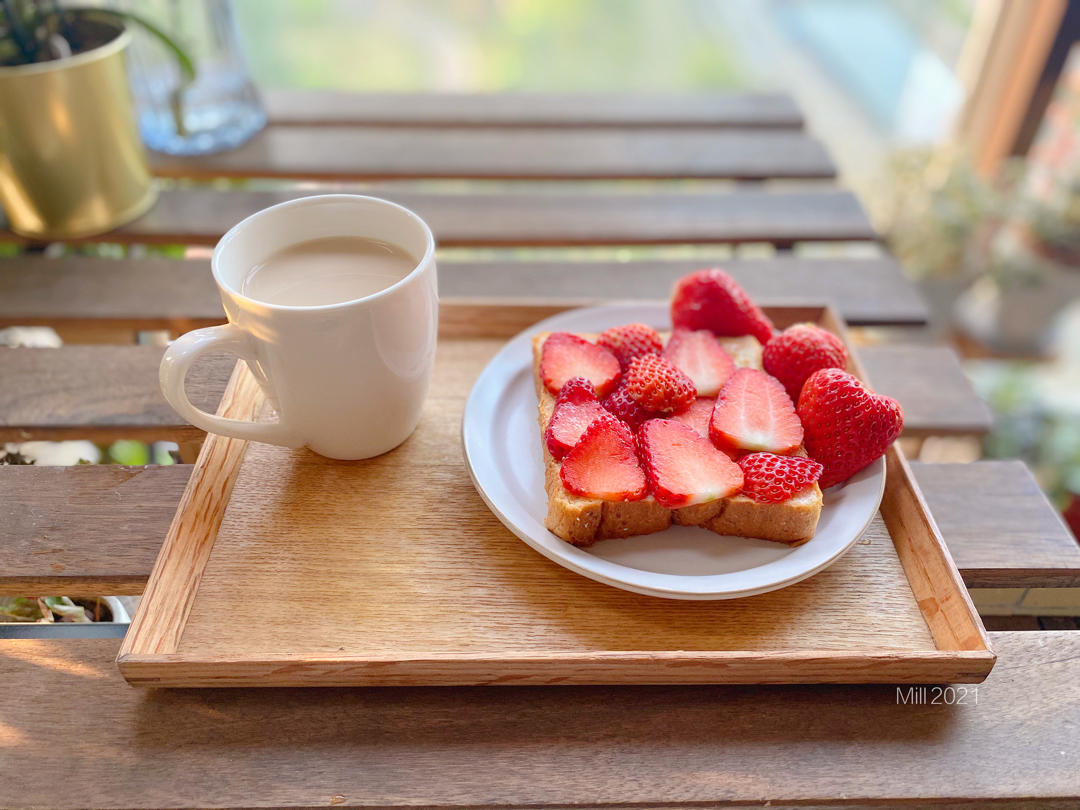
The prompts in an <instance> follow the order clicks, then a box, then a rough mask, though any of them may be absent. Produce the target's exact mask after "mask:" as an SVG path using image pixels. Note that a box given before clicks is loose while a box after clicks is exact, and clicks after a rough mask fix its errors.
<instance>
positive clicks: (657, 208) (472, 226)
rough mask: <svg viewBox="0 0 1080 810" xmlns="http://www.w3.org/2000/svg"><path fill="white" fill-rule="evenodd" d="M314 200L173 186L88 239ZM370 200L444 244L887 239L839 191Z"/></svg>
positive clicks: (184, 231) (202, 229)
mask: <svg viewBox="0 0 1080 810" xmlns="http://www.w3.org/2000/svg"><path fill="white" fill-rule="evenodd" d="M329 190H331V191H333V190H341V189H329ZM345 190H348V189H345ZM313 193H323V192H312V191H307V190H300V189H293V190H287V191H221V190H215V189H206V188H189V189H167V190H164V191H162V192H161V194H160V195H159V196H158V200H157V203H156V204H155V205H154V207H153V208H152V209H151V210H150V211H149V212H148V213H146V214H144V215H143V216H142V217H140V218H139V219H137V220H136V221H135V222H132V223H131V224H129V225H125V226H124V227H122V228H120V229H118V230H115V231H112V232H110V233H107V234H102V235H100V236H95V237H91V238H88V239H86V240H82V241H90V242H121V243H159V244H160V243H165V244H201V245H212V244H214V243H215V242H217V240H218V239H219V238H221V236H222V234H224V233H225V231H226V230H228V229H229V228H230V227H232V225H234V224H235V223H237V222H239V221H240V220H242V219H244V218H245V217H247V216H249V215H250V214H253V213H255V212H256V211H259V210H260V209H263V208H266V207H268V206H270V205H274V204H276V203H279V202H284V201H286V200H291V199H295V198H296V197H302V196H308V195H310V194H313ZM362 193H370V194H375V195H377V196H380V197H384V198H386V199H389V200H392V201H394V202H398V203H400V204H402V205H404V206H406V207H407V208H411V209H412V210H414V211H415V212H416V213H418V214H419V215H420V216H422V217H423V218H424V219H425V220H426V221H427V223H428V224H429V225H430V226H431V228H432V230H434V231H435V233H436V235H437V236H438V240H439V244H440V245H441V246H443V247H454V246H458V247H462V246H463V247H488V246H527V245H552V246H562V245H631V244H632V245H646V244H685V243H732V244H738V243H743V242H771V243H773V244H775V245H778V246H781V247H783V246H789V245H791V244H794V243H796V242H805V241H851V240H875V239H877V235H876V234H875V232H874V229H873V227H872V226H871V224H870V220H869V219H868V218H867V216H866V213H865V212H864V211H863V209H862V206H860V205H859V202H858V201H857V200H856V199H855V197H854V195H852V194H851V193H850V192H847V191H838V190H806V191H773V190H763V189H736V190H734V191H730V192H658V191H655V192H654V191H649V192H640V193H638V192H625V193H613V192H596V191H578V192H567V191H561V190H560V191H554V190H553V191H550V192H530V193H526V192H502V193H469V194H452V193H434V192H420V191H405V190H401V189H398V188H392V189H391V188H373V189H364V190H363V191H362ZM0 236H3V238H10V239H18V237H16V236H14V235H10V234H9V235H4V234H0Z"/></svg>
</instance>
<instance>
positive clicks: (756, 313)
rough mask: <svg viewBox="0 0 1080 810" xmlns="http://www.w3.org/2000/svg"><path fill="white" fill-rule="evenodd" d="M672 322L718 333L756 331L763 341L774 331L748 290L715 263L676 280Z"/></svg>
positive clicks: (738, 333)
mask: <svg viewBox="0 0 1080 810" xmlns="http://www.w3.org/2000/svg"><path fill="white" fill-rule="evenodd" d="M671 323H672V325H674V327H675V328H676V329H708V330H710V331H711V332H712V333H713V334H716V335H730V336H732V337H735V336H738V335H753V336H754V337H756V338H757V339H758V341H760V342H761V343H762V345H764V344H765V343H766V342H767V341H768V340H769V338H771V337H772V333H773V325H772V321H770V320H769V317H768V316H767V315H766V314H765V313H764V312H762V311H761V309H760V308H759V307H758V305H757V304H755V303H754V302H753V300H752V299H751V298H750V296H749V295H747V294H746V290H744V289H743V288H742V287H740V286H739V284H738V283H737V282H736V281H735V279H733V278H732V277H731V276H729V275H728V274H727V273H725V272H724V271H723V270H721V269H719V268H716V267H714V268H713V269H711V270H698V271H697V272H696V273H691V274H690V275H688V276H683V277H682V278H681V279H679V280H678V282H676V284H675V290H674V292H673V293H672V295H671Z"/></svg>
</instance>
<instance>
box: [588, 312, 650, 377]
mask: <svg viewBox="0 0 1080 810" xmlns="http://www.w3.org/2000/svg"><path fill="white" fill-rule="evenodd" d="M596 345H597V346H603V347H604V348H605V349H607V350H608V351H609V352H611V353H612V354H613V355H615V356H616V357H617V358H618V359H619V365H621V366H622V367H623V368H624V369H625V368H626V367H627V366H629V365H630V361H631V360H633V359H634V358H635V357H640V356H641V355H643V354H660V352H661V351H662V350H663V348H664V342H663V341H662V340H660V334H659V333H658V332H657V331H656V330H655V329H653V328H652V327H651V326H646V325H645V324H643V323H629V324H626V325H625V326H613V327H611V329H607V330H605V331H604V332H603V333H602V334H601V335H600V337H599V338H598V339H597V341H596Z"/></svg>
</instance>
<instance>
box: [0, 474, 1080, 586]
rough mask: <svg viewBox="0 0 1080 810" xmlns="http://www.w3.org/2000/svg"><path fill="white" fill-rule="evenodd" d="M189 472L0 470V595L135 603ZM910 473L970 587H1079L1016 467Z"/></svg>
mask: <svg viewBox="0 0 1080 810" xmlns="http://www.w3.org/2000/svg"><path fill="white" fill-rule="evenodd" d="M190 471H191V468H190V466H187V465H176V466H163V467H157V466H150V467H119V466H106V465H100V466H76V467H2V466H0V516H2V517H3V521H2V523H0V593H3V594H6V595H20V594H34V593H63V594H67V595H72V596H79V595H82V596H93V595H98V594H102V593H111V594H133V593H140V592H141V591H142V589H143V585H144V584H145V582H146V578H147V576H149V574H150V569H151V567H152V565H153V562H154V559H155V558H156V556H157V552H158V548H159V547H160V546H161V541H162V539H163V538H164V537H165V532H166V530H167V529H168V527H169V522H170V521H171V520H172V516H173V513H174V512H175V510H176V505H177V503H178V502H179V500H180V495H181V494H182V493H183V490H184V485H185V483H186V482H187V478H188V475H189V474H190ZM912 471H913V472H914V474H915V478H916V481H917V482H918V484H919V486H920V488H921V489H922V492H923V495H924V497H925V498H926V500H927V502H928V503H929V504H930V507H931V513H932V514H933V516H934V519H935V521H936V522H937V524H938V527H939V528H940V529H941V534H942V537H944V539H945V542H946V544H947V545H948V547H949V550H950V551H951V552H952V555H953V558H954V559H955V560H956V564H957V567H958V568H959V569H960V573H961V574H962V575H963V577H964V582H965V583H966V584H967V585H968V587H984V588H987V587H989V588H1005V587H1059V586H1070V585H1071V586H1080V548H1078V547H1077V545H1076V542H1075V540H1073V539H1072V536H1071V535H1070V534H1069V533H1068V531H1067V530H1066V529H1065V527H1064V526H1063V525H1062V523H1061V518H1060V517H1059V516H1058V515H1057V513H1056V511H1055V510H1054V508H1053V507H1052V506H1051V505H1050V503H1049V502H1048V501H1047V500H1046V496H1045V495H1043V494H1042V492H1041V491H1039V489H1038V487H1037V486H1035V483H1034V480H1033V479H1032V477H1031V473H1029V472H1028V471H1027V468H1026V467H1024V465H1023V464H1021V463H1020V462H1015V461H984V462H978V463H975V464H970V465H953V464H941V465H936V464H913V465H912Z"/></svg>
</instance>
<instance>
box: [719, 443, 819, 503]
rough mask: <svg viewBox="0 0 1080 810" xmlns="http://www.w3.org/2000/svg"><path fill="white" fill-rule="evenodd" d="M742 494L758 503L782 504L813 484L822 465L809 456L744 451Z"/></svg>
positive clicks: (742, 457) (739, 463)
mask: <svg viewBox="0 0 1080 810" xmlns="http://www.w3.org/2000/svg"><path fill="white" fill-rule="evenodd" d="M737 463H738V465H739V468H740V469H741V470H742V472H743V485H742V494H743V495H745V496H746V497H748V498H750V499H751V500H754V501H757V502H758V503H782V502H783V501H786V500H788V499H789V498H790V497H792V496H793V495H796V494H798V493H800V492H802V491H803V490H804V489H806V488H808V487H810V486H812V485H813V484H814V482H815V481H817V480H818V479H819V478H820V477H821V472H822V466H821V465H820V464H819V463H818V462H816V461H814V460H813V459H812V458H803V457H802V456H777V455H774V454H772V453H747V454H746V455H745V456H740V457H739V460H738V462H737Z"/></svg>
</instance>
